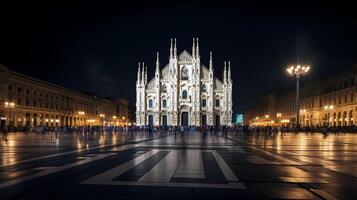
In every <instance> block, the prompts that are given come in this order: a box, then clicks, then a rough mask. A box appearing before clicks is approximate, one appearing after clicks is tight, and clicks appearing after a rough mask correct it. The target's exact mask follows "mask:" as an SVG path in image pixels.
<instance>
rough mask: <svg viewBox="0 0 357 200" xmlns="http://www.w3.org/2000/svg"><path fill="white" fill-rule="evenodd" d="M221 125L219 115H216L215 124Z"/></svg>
mask: <svg viewBox="0 0 357 200" xmlns="http://www.w3.org/2000/svg"><path fill="white" fill-rule="evenodd" d="M220 125H221V116H219V115H216V126H217V127H218V126H220Z"/></svg>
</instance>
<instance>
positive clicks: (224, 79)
mask: <svg viewBox="0 0 357 200" xmlns="http://www.w3.org/2000/svg"><path fill="white" fill-rule="evenodd" d="M226 82H227V62H226V61H224V69H223V83H224V84H225V83H226Z"/></svg>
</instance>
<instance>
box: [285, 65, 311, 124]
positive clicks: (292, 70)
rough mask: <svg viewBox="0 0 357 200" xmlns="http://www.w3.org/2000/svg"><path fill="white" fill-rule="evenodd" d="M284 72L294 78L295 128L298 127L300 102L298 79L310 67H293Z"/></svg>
mask: <svg viewBox="0 0 357 200" xmlns="http://www.w3.org/2000/svg"><path fill="white" fill-rule="evenodd" d="M286 71H287V72H288V73H289V74H290V75H292V76H295V78H296V101H295V111H296V128H299V127H300V124H299V123H300V120H299V118H300V102H299V87H300V77H301V76H302V75H304V74H306V73H307V72H309V71H310V66H301V65H296V66H295V65H293V66H290V67H288V68H287V69H286Z"/></svg>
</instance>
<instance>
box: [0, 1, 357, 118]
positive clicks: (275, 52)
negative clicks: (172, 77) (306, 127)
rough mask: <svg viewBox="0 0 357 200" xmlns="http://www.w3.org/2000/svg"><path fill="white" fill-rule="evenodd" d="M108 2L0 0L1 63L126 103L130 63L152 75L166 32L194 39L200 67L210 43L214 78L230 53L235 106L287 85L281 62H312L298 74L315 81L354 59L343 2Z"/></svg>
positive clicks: (350, 20) (164, 54)
mask: <svg viewBox="0 0 357 200" xmlns="http://www.w3.org/2000/svg"><path fill="white" fill-rule="evenodd" d="M60 2H61V1H60ZM116 2H117V3H108V2H105V1H98V2H89V1H75V3H73V2H72V3H71V4H66V3H57V4H55V3H51V4H48V3H31V4H21V3H17V4H16V5H1V6H0V7H1V12H0V22H1V24H0V26H1V28H0V29H1V31H0V36H1V37H0V49H1V50H0V63H2V64H5V65H7V66H8V67H9V68H10V69H12V70H15V71H17V72H20V73H24V74H27V75H30V76H33V77H36V78H39V79H42V80H45V81H48V82H52V83H55V84H59V85H62V86H65V87H68V88H71V89H75V90H81V91H89V92H93V93H96V94H98V95H101V96H109V97H117V96H123V97H126V98H128V99H129V100H131V101H132V104H133V105H134V100H135V81H136V80H135V79H136V71H137V63H138V62H139V61H144V62H145V63H147V64H148V68H149V70H150V73H149V77H150V78H151V77H152V76H153V73H154V72H153V71H154V68H155V52H156V51H159V52H160V61H161V66H164V65H166V64H167V62H168V54H169V40H170V38H171V37H176V38H177V41H178V50H179V52H181V51H182V50H184V49H187V50H189V52H190V51H191V46H192V37H199V38H200V51H201V62H202V63H203V64H205V65H208V55H209V51H210V50H213V54H214V68H215V73H216V75H218V77H221V74H222V67H223V61H224V60H230V61H231V63H232V77H233V81H234V84H233V103H234V111H236V112H237V111H238V112H242V111H243V110H244V109H247V108H248V107H249V106H251V105H253V104H254V103H255V102H256V101H257V100H259V98H260V97H262V96H264V95H265V94H267V93H269V92H274V91H276V90H279V89H286V88H289V87H293V80H292V78H290V77H288V76H287V75H286V73H285V66H287V65H288V64H291V63H295V62H297V60H299V61H300V63H307V64H311V65H312V68H313V69H312V71H311V73H310V74H309V76H308V77H306V79H314V78H318V77H323V76H325V75H329V74H331V73H333V72H334V71H338V70H341V69H343V68H348V67H350V66H351V65H352V64H353V63H356V60H357V56H356V55H357V17H356V14H355V13H356V11H355V10H353V8H354V6H352V4H351V5H349V4H346V3H345V4H342V3H341V5H335V4H327V3H311V2H309V3H304V2H302V1H298V2H296V3H294V2H293V1H285V3H278V2H276V3H270V4H268V3H265V4H258V3H234V2H225V1H219V2H221V3H220V4H217V3H215V2H208V3H207V1H205V2H201V3H199V2H197V3H190V2H188V1H182V2H181V1H180V2H177V3H165V2H155V3H153V2H150V3H149V2H146V3H139V2H137V1H130V2H131V3H130V4H128V3H126V4H124V3H123V2H120V1H116ZM167 2H168V1H167ZM269 2H270V1H269ZM339 2H340V1H339Z"/></svg>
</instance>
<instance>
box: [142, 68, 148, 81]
mask: <svg viewBox="0 0 357 200" xmlns="http://www.w3.org/2000/svg"><path fill="white" fill-rule="evenodd" d="M143 66H145V65H144V63H143ZM147 82H148V68H147V66H145V85H146V83H147Z"/></svg>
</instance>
